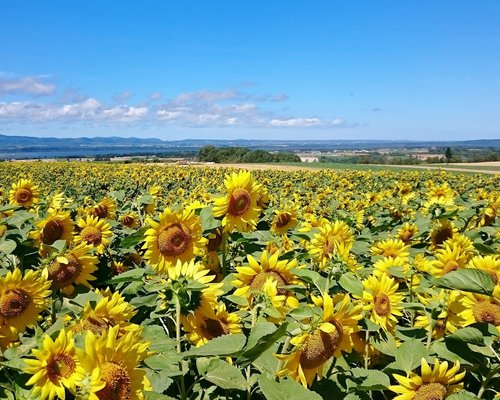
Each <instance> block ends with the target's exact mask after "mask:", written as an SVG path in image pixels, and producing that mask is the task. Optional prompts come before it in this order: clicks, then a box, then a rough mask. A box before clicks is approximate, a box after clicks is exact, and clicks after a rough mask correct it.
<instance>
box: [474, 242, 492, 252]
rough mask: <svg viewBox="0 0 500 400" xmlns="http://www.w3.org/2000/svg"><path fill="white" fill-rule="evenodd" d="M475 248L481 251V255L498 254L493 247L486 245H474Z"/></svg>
mask: <svg viewBox="0 0 500 400" xmlns="http://www.w3.org/2000/svg"><path fill="white" fill-rule="evenodd" d="M474 247H475V248H476V249H477V250H479V252H480V253H483V254H497V252H496V251H495V249H494V248H493V247H491V246H488V245H486V244H484V243H474Z"/></svg>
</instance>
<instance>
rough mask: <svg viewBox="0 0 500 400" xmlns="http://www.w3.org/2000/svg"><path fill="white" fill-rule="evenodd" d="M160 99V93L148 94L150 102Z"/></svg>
mask: <svg viewBox="0 0 500 400" xmlns="http://www.w3.org/2000/svg"><path fill="white" fill-rule="evenodd" d="M162 97H163V95H162V94H161V93H160V92H153V93H150V94H149V99H150V100H160V99H161V98H162Z"/></svg>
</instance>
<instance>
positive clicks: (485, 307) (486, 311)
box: [472, 300, 500, 326]
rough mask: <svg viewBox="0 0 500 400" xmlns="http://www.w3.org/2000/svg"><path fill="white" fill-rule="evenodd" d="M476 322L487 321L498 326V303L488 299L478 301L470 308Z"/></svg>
mask: <svg viewBox="0 0 500 400" xmlns="http://www.w3.org/2000/svg"><path fill="white" fill-rule="evenodd" d="M472 314H473V315H474V318H475V320H476V322H487V323H490V324H493V325H495V326H500V305H498V304H496V303H493V302H492V301H490V300H485V301H480V302H479V303H477V304H476V305H475V306H474V307H473V308H472Z"/></svg>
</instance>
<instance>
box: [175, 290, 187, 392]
mask: <svg viewBox="0 0 500 400" xmlns="http://www.w3.org/2000/svg"><path fill="white" fill-rule="evenodd" d="M175 340H176V342H177V354H180V353H181V351H182V349H181V302H180V300H179V296H175ZM179 370H180V371H181V376H180V377H179V381H180V389H181V400H186V399H187V397H186V384H185V383H184V374H182V361H181V360H179Z"/></svg>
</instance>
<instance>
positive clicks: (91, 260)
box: [47, 243, 99, 294]
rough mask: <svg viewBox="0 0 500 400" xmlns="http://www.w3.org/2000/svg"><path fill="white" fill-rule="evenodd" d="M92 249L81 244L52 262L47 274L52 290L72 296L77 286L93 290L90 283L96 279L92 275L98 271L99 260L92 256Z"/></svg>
mask: <svg viewBox="0 0 500 400" xmlns="http://www.w3.org/2000/svg"><path fill="white" fill-rule="evenodd" d="M91 249H92V246H88V245H86V244H84V243H80V244H79V245H77V246H75V247H73V248H72V249H69V250H66V252H64V253H63V254H61V255H59V256H56V257H55V258H54V259H53V260H52V261H51V262H50V264H49V265H48V266H47V272H48V278H49V280H50V282H51V285H52V289H63V291H64V292H65V293H67V294H71V293H73V290H74V289H75V286H76V285H83V286H85V287H88V288H92V286H91V285H90V283H89V281H93V280H95V279H96V278H95V276H93V275H92V274H93V273H94V272H95V271H97V263H98V262H99V260H98V259H97V257H96V256H94V255H92V254H90V251H91Z"/></svg>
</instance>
